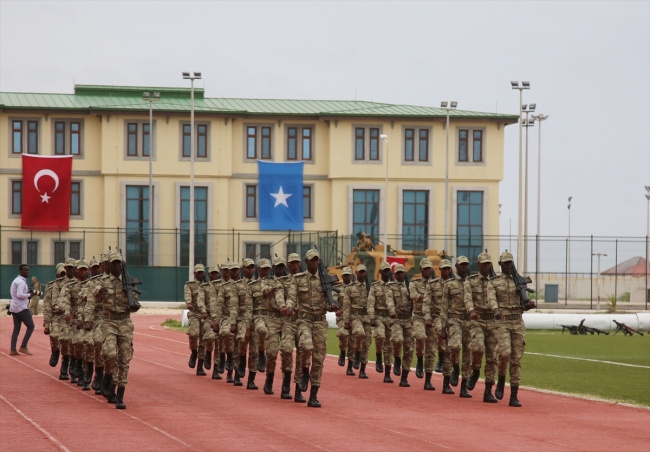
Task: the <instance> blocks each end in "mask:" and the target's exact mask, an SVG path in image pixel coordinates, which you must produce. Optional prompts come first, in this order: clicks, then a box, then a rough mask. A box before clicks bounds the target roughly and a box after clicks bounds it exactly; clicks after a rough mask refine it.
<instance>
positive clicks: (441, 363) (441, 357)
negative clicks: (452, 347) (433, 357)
mask: <svg viewBox="0 0 650 452" xmlns="http://www.w3.org/2000/svg"><path fill="white" fill-rule="evenodd" d="M444 363H445V354H444V353H438V364H436V373H439V374H441V373H442V371H443V370H444V365H445V364H444Z"/></svg>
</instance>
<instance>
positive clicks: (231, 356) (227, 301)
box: [217, 262, 239, 383]
mask: <svg viewBox="0 0 650 452" xmlns="http://www.w3.org/2000/svg"><path fill="white" fill-rule="evenodd" d="M227 264H228V265H227V267H228V275H229V277H230V279H229V280H228V281H226V282H224V283H223V284H222V285H221V290H219V295H218V297H217V321H218V322H220V326H219V334H220V335H221V337H220V341H221V343H222V344H223V349H224V352H225V354H226V364H225V369H226V371H227V374H226V383H234V382H235V380H234V379H233V377H232V376H233V366H234V364H233V363H234V362H235V358H237V357H238V355H237V356H235V354H236V353H237V351H236V348H235V344H234V334H235V333H237V324H236V323H234V324H233V323H231V320H230V314H231V310H233V311H235V316H236V315H237V314H236V313H237V307H236V306H234V304H235V303H236V300H235V301H231V298H232V297H235V298H236V297H237V294H236V293H233V291H232V289H233V287H234V284H235V282H237V281H239V264H238V263H236V262H230V263H227ZM224 268H225V266H223V267H222V270H223V269H224Z"/></svg>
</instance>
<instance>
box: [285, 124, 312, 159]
mask: <svg viewBox="0 0 650 452" xmlns="http://www.w3.org/2000/svg"><path fill="white" fill-rule="evenodd" d="M313 137H314V129H313V127H311V126H310V127H287V160H306V161H310V160H312V159H313V152H314V151H313Z"/></svg>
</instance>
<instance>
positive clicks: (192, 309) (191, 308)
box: [187, 304, 194, 312]
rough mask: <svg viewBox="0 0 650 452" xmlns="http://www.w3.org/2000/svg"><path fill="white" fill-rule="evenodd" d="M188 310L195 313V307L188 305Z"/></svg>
mask: <svg viewBox="0 0 650 452" xmlns="http://www.w3.org/2000/svg"><path fill="white" fill-rule="evenodd" d="M187 309H188V310H190V311H191V312H194V305H192V304H188V305H187Z"/></svg>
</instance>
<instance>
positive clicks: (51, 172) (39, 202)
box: [21, 154, 72, 231]
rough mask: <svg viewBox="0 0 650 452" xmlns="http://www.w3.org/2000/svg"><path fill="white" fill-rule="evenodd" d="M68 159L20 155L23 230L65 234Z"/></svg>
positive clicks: (69, 183) (68, 214)
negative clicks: (21, 165)
mask: <svg viewBox="0 0 650 452" xmlns="http://www.w3.org/2000/svg"><path fill="white" fill-rule="evenodd" d="M71 184H72V156H71V155H65V156H56V157H52V156H44V155H27V154H23V199H22V208H23V214H22V222H21V227H22V228H23V229H39V230H42V231H67V230H68V227H69V224H70V188H71Z"/></svg>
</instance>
